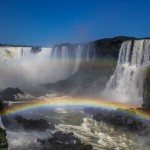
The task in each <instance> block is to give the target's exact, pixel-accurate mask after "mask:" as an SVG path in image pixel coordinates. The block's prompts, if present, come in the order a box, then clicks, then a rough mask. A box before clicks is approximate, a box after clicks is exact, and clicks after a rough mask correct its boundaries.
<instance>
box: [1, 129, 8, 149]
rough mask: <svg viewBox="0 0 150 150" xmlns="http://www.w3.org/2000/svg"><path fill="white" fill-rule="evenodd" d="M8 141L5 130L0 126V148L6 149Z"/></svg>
mask: <svg viewBox="0 0 150 150" xmlns="http://www.w3.org/2000/svg"><path fill="white" fill-rule="evenodd" d="M7 149H8V143H7V139H6V131H5V130H4V129H2V128H0V150H7Z"/></svg>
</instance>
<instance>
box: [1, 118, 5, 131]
mask: <svg viewBox="0 0 150 150" xmlns="http://www.w3.org/2000/svg"><path fill="white" fill-rule="evenodd" d="M0 128H2V129H5V127H4V125H3V123H2V119H1V117H0Z"/></svg>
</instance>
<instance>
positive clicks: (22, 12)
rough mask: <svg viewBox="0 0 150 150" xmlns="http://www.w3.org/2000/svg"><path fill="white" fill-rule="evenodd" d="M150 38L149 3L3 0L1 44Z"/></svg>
mask: <svg viewBox="0 0 150 150" xmlns="http://www.w3.org/2000/svg"><path fill="white" fill-rule="evenodd" d="M119 35H125V36H134V37H149V36H150V0H0V43H9V44H21V45H41V46H52V45H54V44H58V43H65V42H71V43H80V42H87V41H92V40H96V39H101V38H106V37H114V36H119Z"/></svg>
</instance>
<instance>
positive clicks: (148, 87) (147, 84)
mask: <svg viewBox="0 0 150 150" xmlns="http://www.w3.org/2000/svg"><path fill="white" fill-rule="evenodd" d="M143 76H144V83H143V107H144V108H150V68H147V69H145V72H144V75H143Z"/></svg>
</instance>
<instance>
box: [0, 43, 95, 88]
mask: <svg viewBox="0 0 150 150" xmlns="http://www.w3.org/2000/svg"><path fill="white" fill-rule="evenodd" d="M93 54H94V53H93V51H92V50H91V44H90V43H88V44H79V45H76V44H63V45H56V46H54V47H53V48H45V47H21V46H19V47H13V46H12V47H11V46H4V47H2V46H1V47H0V88H6V87H8V86H15V87H16V86H17V87H20V88H22V89H24V90H26V88H24V87H29V86H35V85H39V84H46V83H55V82H57V81H60V80H64V79H66V78H68V77H69V76H71V75H72V74H74V73H76V72H77V71H78V70H79V67H80V64H81V62H82V61H90V59H93ZM22 86H23V87H22Z"/></svg>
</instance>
